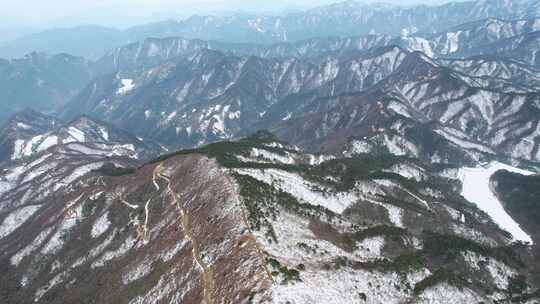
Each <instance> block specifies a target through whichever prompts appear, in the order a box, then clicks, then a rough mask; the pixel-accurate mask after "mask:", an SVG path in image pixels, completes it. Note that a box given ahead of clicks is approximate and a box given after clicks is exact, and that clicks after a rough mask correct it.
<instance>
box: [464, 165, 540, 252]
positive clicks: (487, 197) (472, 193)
mask: <svg viewBox="0 0 540 304" xmlns="http://www.w3.org/2000/svg"><path fill="white" fill-rule="evenodd" d="M499 170H507V171H509V172H512V173H518V174H522V175H533V174H535V173H534V172H529V171H525V170H521V169H518V168H515V167H512V166H509V165H505V164H503V163H499V162H492V163H490V164H488V165H486V166H480V167H476V168H462V169H461V170H460V172H459V177H460V179H461V181H462V183H463V190H462V193H461V194H462V195H463V197H465V198H466V199H467V200H468V201H470V202H472V203H475V204H476V205H477V206H478V208H480V209H481V210H483V211H484V212H486V213H487V214H488V215H489V216H490V217H491V218H492V219H493V221H494V222H495V223H497V225H499V227H501V228H502V229H504V230H506V231H508V232H510V233H511V234H512V236H513V237H514V240H516V241H523V242H529V243H531V244H532V238H531V236H530V235H528V234H527V233H526V232H525V231H523V229H521V227H520V226H519V224H518V223H517V222H516V221H514V219H513V218H512V217H511V216H510V215H509V214H508V213H506V211H505V210H504V207H503V205H502V204H501V202H500V201H499V200H498V199H497V197H496V196H495V194H494V193H493V192H492V191H491V188H490V186H489V180H490V178H491V176H492V175H493V174H495V172H497V171H499Z"/></svg>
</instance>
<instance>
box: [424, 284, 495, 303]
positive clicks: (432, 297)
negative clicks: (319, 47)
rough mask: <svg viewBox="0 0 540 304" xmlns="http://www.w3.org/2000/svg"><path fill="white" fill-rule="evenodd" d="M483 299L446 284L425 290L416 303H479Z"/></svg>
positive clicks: (467, 290)
mask: <svg viewBox="0 0 540 304" xmlns="http://www.w3.org/2000/svg"><path fill="white" fill-rule="evenodd" d="M483 300H484V299H482V298H481V297H479V296H478V295H476V294H475V293H474V292H472V291H471V290H470V289H468V288H463V289H460V288H457V287H454V286H451V285H449V284H447V283H441V284H438V285H436V286H433V287H431V288H429V289H427V290H425V291H424V292H423V293H422V295H421V296H420V299H419V301H418V302H416V303H419V304H463V303H481V302H483Z"/></svg>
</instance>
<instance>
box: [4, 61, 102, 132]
mask: <svg viewBox="0 0 540 304" xmlns="http://www.w3.org/2000/svg"><path fill="white" fill-rule="evenodd" d="M92 77H93V76H92V72H91V71H90V63H89V62H88V61H87V60H85V59H83V58H81V57H74V56H71V55H68V54H59V55H55V56H48V55H45V54H41V53H31V54H29V55H27V56H25V57H23V58H21V59H13V60H9V61H8V60H0V99H1V104H2V108H5V109H6V112H4V113H14V112H18V111H21V110H23V109H24V108H28V107H31V108H33V109H35V110H40V111H44V112H49V113H50V112H52V111H53V110H55V109H56V108H57V107H59V106H63V105H64V104H65V103H66V102H67V101H68V100H70V99H71V98H72V97H73V96H75V95H76V94H77V93H78V92H79V90H80V88H81V87H84V86H85V85H86V84H87V83H88V81H90V79H92ZM9 115H10V114H9ZM0 118H2V117H0ZM0 122H3V121H2V120H1V119H0Z"/></svg>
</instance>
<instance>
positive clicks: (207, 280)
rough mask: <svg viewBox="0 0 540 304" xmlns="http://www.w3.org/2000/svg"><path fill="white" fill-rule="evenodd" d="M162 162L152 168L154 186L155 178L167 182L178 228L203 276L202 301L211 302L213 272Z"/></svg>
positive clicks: (206, 303) (208, 303)
mask: <svg viewBox="0 0 540 304" xmlns="http://www.w3.org/2000/svg"><path fill="white" fill-rule="evenodd" d="M163 170H164V168H163V163H161V164H159V165H158V166H157V167H156V169H155V170H154V177H153V182H154V185H155V186H156V189H158V191H159V184H158V183H157V179H158V178H159V179H162V180H164V181H166V182H167V194H168V195H170V196H171V198H172V204H173V205H174V206H175V207H176V209H177V210H178V211H179V213H180V216H179V222H180V223H179V224H180V228H182V231H184V234H185V236H186V238H187V239H188V240H189V241H190V242H191V247H192V250H191V254H192V256H193V259H194V260H195V263H197V265H198V266H199V269H200V270H201V271H202V278H203V303H205V304H212V303H213V302H214V301H213V300H212V293H213V290H214V273H213V270H212V268H211V267H210V266H208V265H205V263H204V260H203V257H202V254H201V246H200V244H199V242H198V241H197V238H196V237H194V235H193V232H192V231H191V227H190V218H189V214H188V212H187V211H186V209H184V208H183V206H182V204H181V203H180V199H179V197H180V196H179V195H178V194H177V193H176V192H174V191H173V190H172V188H171V182H172V181H171V179H170V178H169V177H168V176H166V175H164V174H163Z"/></svg>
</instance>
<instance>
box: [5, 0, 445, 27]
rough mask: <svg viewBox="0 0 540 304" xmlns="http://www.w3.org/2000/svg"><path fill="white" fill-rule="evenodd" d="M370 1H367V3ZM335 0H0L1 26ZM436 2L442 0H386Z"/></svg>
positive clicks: (128, 19) (132, 20)
mask: <svg viewBox="0 0 540 304" xmlns="http://www.w3.org/2000/svg"><path fill="white" fill-rule="evenodd" d="M369 1H373V0H368V1H366V2H369ZM333 2H339V1H337V0H294V1H291V0H0V20H1V21H2V22H1V23H0V27H3V28H25V27H34V28H35V27H40V28H42V27H53V26H73V25H80V24H101V25H106V26H116V27H123V26H127V25H132V24H138V23H142V22H148V21H154V20H161V19H166V18H173V17H176V18H183V17H186V16H189V15H192V14H195V13H199V14H205V13H206V14H209V13H216V12H223V11H235V10H248V11H276V10H284V9H295V8H305V7H312V6H317V5H321V4H328V3H333ZM379 2H389V3H392V2H393V3H400V4H403V3H407V4H411V3H418V2H424V3H436V2H441V0H405V2H404V1H403V0H401V1H396V0H388V1H384V0H383V1H380V0H379Z"/></svg>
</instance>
